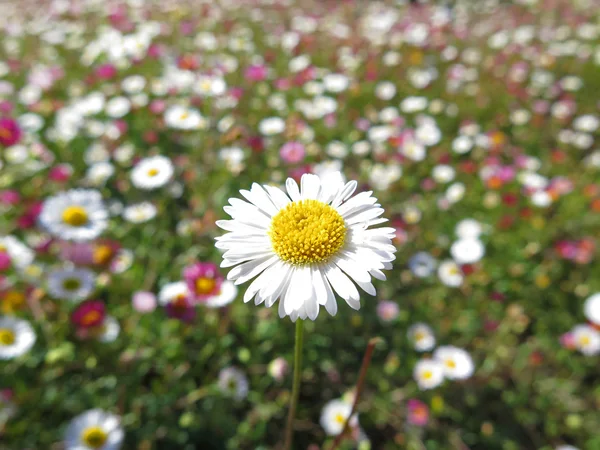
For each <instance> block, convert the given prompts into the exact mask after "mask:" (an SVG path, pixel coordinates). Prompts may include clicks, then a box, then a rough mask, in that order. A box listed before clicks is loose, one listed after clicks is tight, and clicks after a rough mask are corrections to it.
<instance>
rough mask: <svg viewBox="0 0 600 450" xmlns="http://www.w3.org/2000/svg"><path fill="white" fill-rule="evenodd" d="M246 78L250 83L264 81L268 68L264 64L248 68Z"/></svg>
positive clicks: (245, 73)
mask: <svg viewBox="0 0 600 450" xmlns="http://www.w3.org/2000/svg"><path fill="white" fill-rule="evenodd" d="M244 76H245V77H246V78H247V79H249V80H250V81H263V80H264V79H266V78H267V68H266V66H264V65H262V64H253V65H251V66H248V67H247V68H246V71H245V72H244Z"/></svg>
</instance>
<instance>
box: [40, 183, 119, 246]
mask: <svg viewBox="0 0 600 450" xmlns="http://www.w3.org/2000/svg"><path fill="white" fill-rule="evenodd" d="M38 220H39V222H40V225H41V226H42V227H43V228H44V229H46V231H48V232H49V233H50V234H52V235H54V236H56V237H58V238H60V239H64V240H73V241H89V240H92V239H95V238H96V237H98V236H99V235H100V234H101V233H102V232H103V231H104V230H105V229H106V227H107V226H108V211H107V209H106V206H105V205H104V202H103V201H102V196H101V195H100V192H98V191H96V190H94V189H72V190H70V191H66V192H61V193H59V194H57V195H55V196H53V197H50V198H48V199H46V200H45V201H44V204H43V206H42V212H41V213H40V216H39V218H38Z"/></svg>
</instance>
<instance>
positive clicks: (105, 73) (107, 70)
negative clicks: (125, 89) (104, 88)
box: [96, 64, 117, 80]
mask: <svg viewBox="0 0 600 450" xmlns="http://www.w3.org/2000/svg"><path fill="white" fill-rule="evenodd" d="M116 74H117V68H116V67H115V66H113V65H112V64H102V65H101V66H98V67H97V68H96V76H97V77H98V78H100V79H102V80H110V79H111V78H113V77H114V76H115V75H116Z"/></svg>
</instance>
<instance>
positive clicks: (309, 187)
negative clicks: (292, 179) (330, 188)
mask: <svg viewBox="0 0 600 450" xmlns="http://www.w3.org/2000/svg"><path fill="white" fill-rule="evenodd" d="M300 187H301V189H302V190H301V196H302V199H304V200H307V199H312V200H316V199H317V198H318V197H319V191H320V190H321V181H320V180H319V177H318V176H316V175H313V174H310V173H305V174H304V175H302V178H301V179H300Z"/></svg>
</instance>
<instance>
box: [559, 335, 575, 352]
mask: <svg viewBox="0 0 600 450" xmlns="http://www.w3.org/2000/svg"><path fill="white" fill-rule="evenodd" d="M560 345H562V346H563V347H564V348H568V349H569V350H573V349H574V348H575V338H574V337H573V334H572V333H564V334H563V335H561V337H560Z"/></svg>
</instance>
